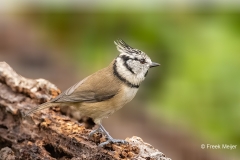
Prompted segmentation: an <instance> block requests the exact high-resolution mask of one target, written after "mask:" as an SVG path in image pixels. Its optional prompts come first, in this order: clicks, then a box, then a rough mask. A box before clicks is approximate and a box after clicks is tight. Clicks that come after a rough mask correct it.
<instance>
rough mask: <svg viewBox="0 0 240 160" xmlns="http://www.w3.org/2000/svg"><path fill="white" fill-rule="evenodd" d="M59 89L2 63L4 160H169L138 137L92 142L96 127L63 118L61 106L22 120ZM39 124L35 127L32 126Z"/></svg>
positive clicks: (0, 140)
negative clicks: (126, 142)
mask: <svg viewBox="0 0 240 160" xmlns="http://www.w3.org/2000/svg"><path fill="white" fill-rule="evenodd" d="M59 93H60V90H59V89H58V88H57V87H56V86H55V85H54V84H51V83H50V82H48V81H46V80H44V79H36V80H33V79H27V78H24V77H22V76H20V75H18V74H17V73H16V72H15V71H14V70H13V69H12V68H11V67H10V66H9V65H8V64H7V63H5V62H0V160H15V159H21V160H28V159H29V160H30V159H34V160H38V159H39V160H40V159H44V160H45V159H48V160H54V159H60V160H63V159H69V160H70V159H71V160H81V159H87V160H88V159H94V160H95V159H101V160H111V159H113V160H120V159H147V160H155V159H156V160H170V159H169V158H167V157H166V156H165V155H164V154H163V153H161V152H159V151H158V150H157V149H154V148H153V147H152V146H151V145H150V144H147V143H145V142H143V141H142V139H141V138H139V137H135V136H134V137H132V138H127V139H126V140H127V141H128V142H129V144H108V145H107V146H105V147H104V148H100V147H98V146H97V145H98V144H99V143H100V142H103V141H105V137H104V136H102V135H101V134H95V135H94V137H93V138H92V139H89V138H88V134H89V133H90V131H91V129H86V128H85V126H84V124H83V123H79V122H78V121H76V120H74V119H71V118H69V117H67V116H64V115H62V114H61V113H60V112H59V109H58V108H53V109H45V110H42V111H39V112H36V113H35V114H33V115H32V119H30V120H27V121H25V120H23V119H22V113H23V112H26V111H27V110H29V109H31V108H32V107H35V106H37V105H39V104H40V103H43V102H46V101H48V100H50V99H51V98H54V97H56V96H57V95H58V94H59ZM33 122H34V123H33Z"/></svg>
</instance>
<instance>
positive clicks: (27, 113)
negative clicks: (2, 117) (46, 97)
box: [22, 102, 54, 118]
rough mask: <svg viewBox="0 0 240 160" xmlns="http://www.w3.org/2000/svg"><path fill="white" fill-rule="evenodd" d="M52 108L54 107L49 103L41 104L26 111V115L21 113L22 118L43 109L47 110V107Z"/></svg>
mask: <svg viewBox="0 0 240 160" xmlns="http://www.w3.org/2000/svg"><path fill="white" fill-rule="evenodd" d="M52 106H54V105H53V103H51V102H46V103H43V104H41V105H39V106H37V107H34V108H32V109H31V110H29V111H27V112H26V113H22V117H23V118H24V117H26V116H28V115H29V114H32V113H34V112H37V111H39V110H42V109H45V108H49V107H52Z"/></svg>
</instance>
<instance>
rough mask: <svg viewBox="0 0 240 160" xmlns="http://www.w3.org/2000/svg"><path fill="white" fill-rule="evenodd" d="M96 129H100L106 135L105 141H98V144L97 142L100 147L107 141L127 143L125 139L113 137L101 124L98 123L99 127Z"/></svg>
mask: <svg viewBox="0 0 240 160" xmlns="http://www.w3.org/2000/svg"><path fill="white" fill-rule="evenodd" d="M98 129H100V130H101V131H102V132H103V133H104V134H105V135H106V136H107V139H108V140H107V141H106V142H103V143H100V144H99V146H100V147H103V146H104V145H106V144H108V143H110V142H112V143H124V144H126V143H128V142H127V141H125V140H121V139H113V138H112V137H111V136H110V134H109V133H108V132H107V131H106V130H105V128H104V127H103V126H102V125H101V124H100V125H99V128H98Z"/></svg>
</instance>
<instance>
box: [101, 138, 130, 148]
mask: <svg viewBox="0 0 240 160" xmlns="http://www.w3.org/2000/svg"><path fill="white" fill-rule="evenodd" d="M109 143H122V144H128V142H127V141H125V140H121V139H109V140H107V141H106V142H103V143H100V144H99V145H98V146H99V147H104V146H105V145H107V144H109Z"/></svg>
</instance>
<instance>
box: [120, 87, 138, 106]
mask: <svg viewBox="0 0 240 160" xmlns="http://www.w3.org/2000/svg"><path fill="white" fill-rule="evenodd" d="M137 91H138V88H131V87H128V86H123V87H122V88H121V90H120V92H119V95H118V96H119V100H120V102H119V103H122V105H125V104H126V103H128V102H130V101H131V100H132V99H133V98H134V97H135V95H136V93H137Z"/></svg>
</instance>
